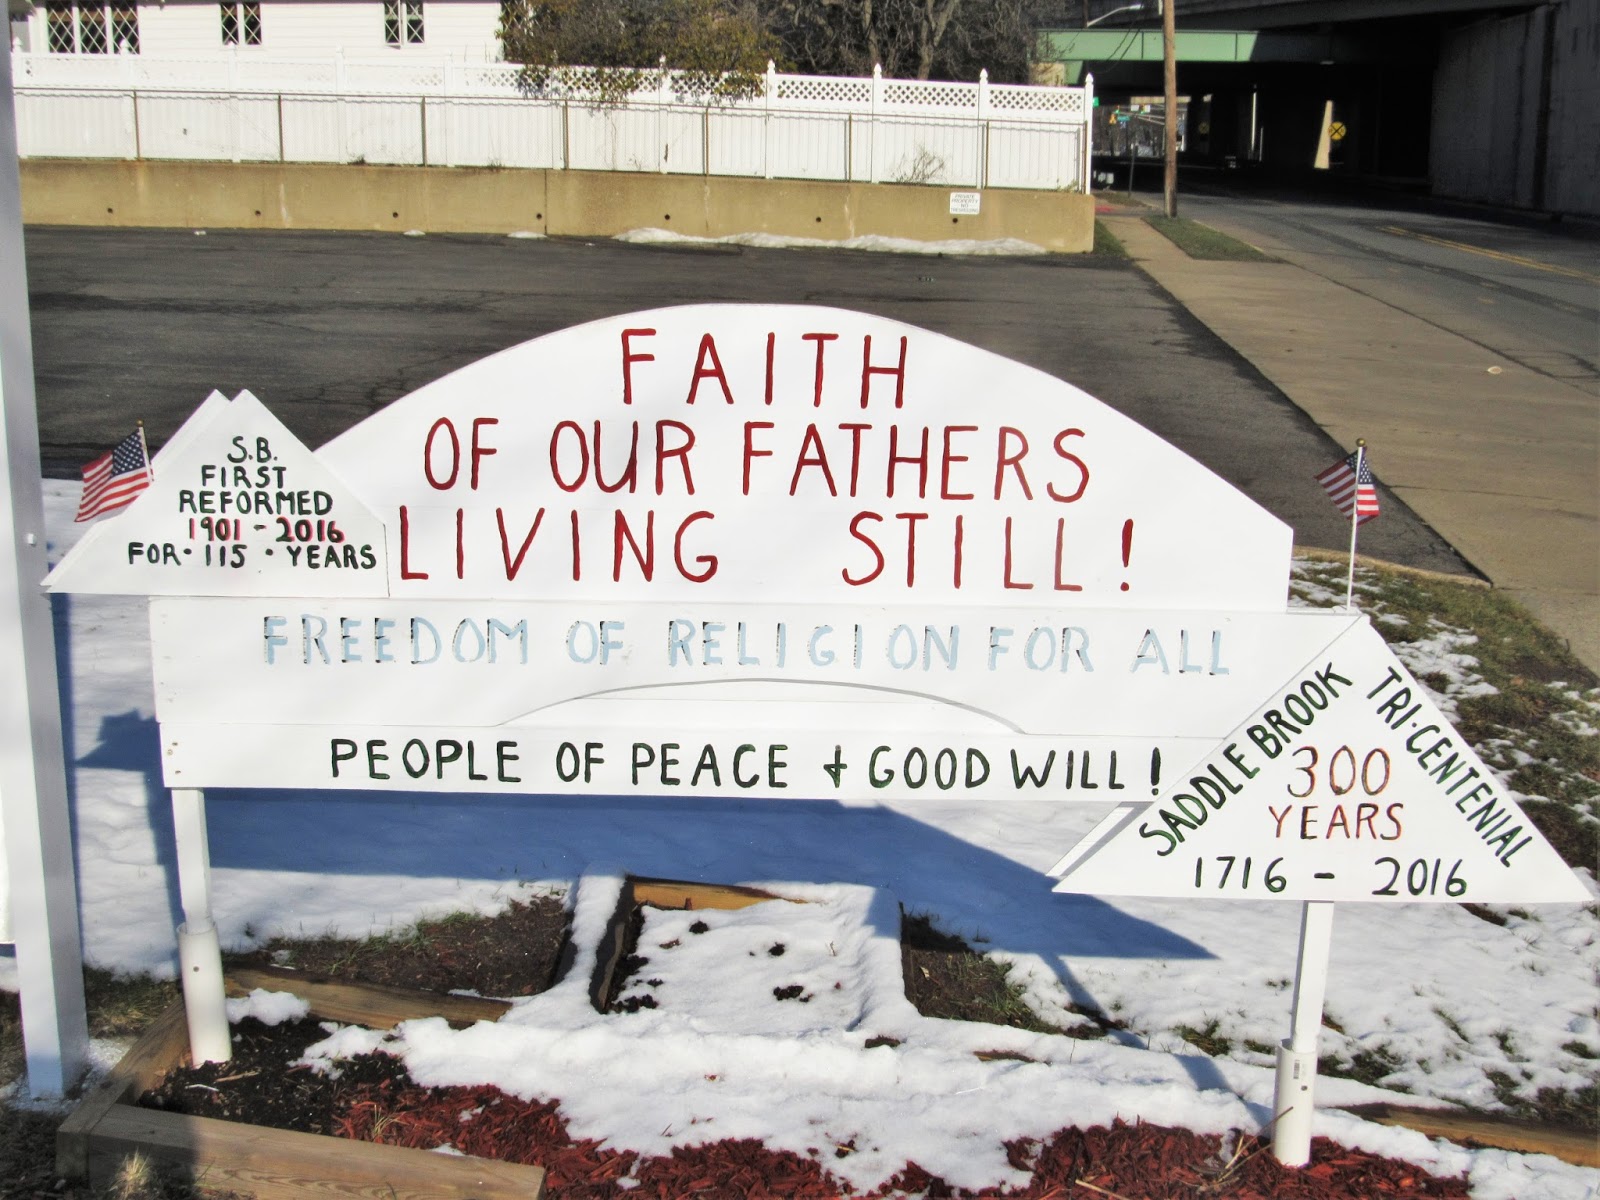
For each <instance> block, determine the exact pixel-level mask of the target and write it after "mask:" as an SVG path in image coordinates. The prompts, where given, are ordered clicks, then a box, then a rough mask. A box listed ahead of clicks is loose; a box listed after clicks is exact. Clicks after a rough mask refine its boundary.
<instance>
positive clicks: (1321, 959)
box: [1272, 900, 1333, 1167]
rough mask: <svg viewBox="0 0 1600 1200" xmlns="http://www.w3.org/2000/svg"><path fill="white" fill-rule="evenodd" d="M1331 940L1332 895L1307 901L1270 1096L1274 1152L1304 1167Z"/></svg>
mask: <svg viewBox="0 0 1600 1200" xmlns="http://www.w3.org/2000/svg"><path fill="white" fill-rule="evenodd" d="M1332 944H1333V901H1331V900H1307V901H1305V902H1304V904H1302V905H1301V908H1300V956H1299V960H1298V961H1297V962H1296V964H1295V970H1294V1016H1293V1023H1292V1024H1291V1025H1290V1027H1289V1038H1288V1040H1287V1041H1285V1042H1283V1043H1282V1044H1281V1045H1279V1047H1278V1072H1277V1081H1276V1085H1275V1087H1274V1089H1273V1099H1272V1113H1273V1117H1274V1122H1273V1126H1272V1153H1273V1156H1274V1157H1276V1158H1277V1160H1278V1161H1279V1162H1281V1163H1282V1164H1283V1165H1284V1166H1286V1167H1303V1166H1305V1165H1306V1163H1308V1162H1310V1161H1311V1117H1312V1113H1313V1111H1314V1110H1315V1103H1316V1101H1315V1096H1314V1094H1313V1089H1314V1086H1315V1084H1316V1081H1317V1035H1318V1034H1319V1033H1320V1032H1321V1031H1322V999H1323V996H1324V995H1325V994H1326V993H1327V990H1328V951H1329V948H1330V947H1331V945H1332Z"/></svg>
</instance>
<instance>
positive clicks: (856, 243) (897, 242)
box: [616, 229, 1050, 257]
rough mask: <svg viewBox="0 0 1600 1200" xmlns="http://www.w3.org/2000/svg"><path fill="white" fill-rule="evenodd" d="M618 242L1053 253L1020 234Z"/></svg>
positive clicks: (668, 235) (679, 236)
mask: <svg viewBox="0 0 1600 1200" xmlns="http://www.w3.org/2000/svg"><path fill="white" fill-rule="evenodd" d="M616 240H617V241H619V242H630V243H633V244H635V245H653V246H750V247H753V248H756V249H761V250H797V249H799V250H865V251H871V252H874V253H879V254H929V255H948V256H952V257H954V256H965V257H993V256H1003V257H1018V256H1023V257H1026V256H1031V255H1037V254H1048V253H1050V252H1049V251H1048V250H1046V249H1045V248H1044V247H1043V246H1038V245H1035V244H1034V243H1033V242H1025V241H1023V240H1022V239H1020V238H992V239H974V238H950V239H948V240H945V241H937V242H923V241H917V240H915V239H914V238H898V237H883V236H881V235H878V234H863V235H862V236H860V237H853V238H842V239H828V238H808V237H791V236H789V235H787V234H777V233H730V234H727V235H725V236H723V237H714V238H713V237H694V236H693V235H691V234H687V233H674V232H673V231H672V230H670V229H630V230H628V232H626V233H619V234H617V236H616Z"/></svg>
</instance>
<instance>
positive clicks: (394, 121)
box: [341, 96, 422, 165]
mask: <svg viewBox="0 0 1600 1200" xmlns="http://www.w3.org/2000/svg"><path fill="white" fill-rule="evenodd" d="M341 102H342V104H343V106H344V121H345V144H344V148H345V153H346V155H347V158H346V161H347V162H358V163H381V164H384V165H398V164H407V163H420V162H421V161H422V105H421V104H420V103H419V102H418V100H417V99H416V98H415V97H404V96H396V97H395V98H393V99H383V98H381V97H377V96H344V97H341Z"/></svg>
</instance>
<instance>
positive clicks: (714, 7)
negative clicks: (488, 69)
mask: <svg viewBox="0 0 1600 1200" xmlns="http://www.w3.org/2000/svg"><path fill="white" fill-rule="evenodd" d="M500 44H501V48H502V50H503V52H504V55H505V58H506V61H507V62H514V63H521V64H523V72H522V83H523V86H524V87H525V88H528V89H530V90H534V91H541V90H544V89H546V88H547V87H549V86H550V85H551V83H552V81H553V80H554V79H555V78H557V73H558V72H564V74H563V75H562V76H561V77H562V78H563V79H564V80H565V81H566V82H567V84H568V85H569V86H577V87H580V88H582V89H583V90H586V91H589V92H592V93H596V94H598V95H600V96H601V97H602V98H603V99H607V100H615V99H620V98H621V97H622V96H625V95H627V94H628V93H630V92H632V91H633V90H635V89H636V88H638V87H640V86H642V85H643V83H644V82H645V80H646V78H647V77H648V76H649V74H650V73H651V72H653V71H655V70H657V69H658V68H659V66H660V64H661V63H662V62H663V61H665V63H666V65H667V67H668V68H669V69H671V70H673V71H675V72H677V73H678V78H679V80H680V81H681V83H682V84H684V85H685V86H687V87H689V88H690V89H691V90H694V91H697V92H701V93H707V94H714V95H723V96H738V95H749V94H751V93H753V92H755V91H758V90H759V89H760V87H761V79H762V76H763V74H764V72H765V70H766V66H767V62H768V61H769V60H770V59H773V58H780V59H781V58H783V57H784V55H783V46H782V44H781V43H780V42H779V41H778V39H777V38H776V37H774V36H773V35H772V33H771V32H770V31H768V29H767V28H766V25H765V22H764V20H763V18H762V16H761V14H760V12H759V11H758V10H757V9H756V8H755V6H754V3H753V0H503V2H502V4H501V6H500ZM574 72H576V74H575V73H574Z"/></svg>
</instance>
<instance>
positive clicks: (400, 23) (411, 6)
mask: <svg viewBox="0 0 1600 1200" xmlns="http://www.w3.org/2000/svg"><path fill="white" fill-rule="evenodd" d="M383 40H384V41H386V42H388V43H389V45H391V46H420V45H422V0H384V3H383Z"/></svg>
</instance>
